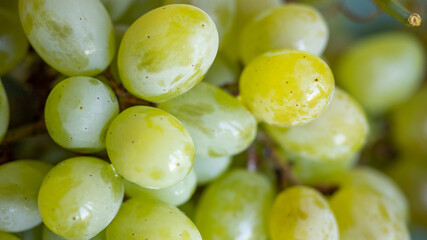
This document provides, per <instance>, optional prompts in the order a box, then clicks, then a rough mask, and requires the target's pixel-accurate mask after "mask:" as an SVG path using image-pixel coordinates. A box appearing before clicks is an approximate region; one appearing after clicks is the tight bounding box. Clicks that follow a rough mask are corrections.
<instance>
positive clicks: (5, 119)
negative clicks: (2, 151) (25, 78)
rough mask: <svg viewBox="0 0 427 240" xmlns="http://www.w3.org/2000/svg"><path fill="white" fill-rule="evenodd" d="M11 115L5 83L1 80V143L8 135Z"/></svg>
mask: <svg viewBox="0 0 427 240" xmlns="http://www.w3.org/2000/svg"><path fill="white" fill-rule="evenodd" d="M9 114H10V113H9V102H8V100H7V95H6V91H5V90H4V87H3V83H2V82H1V79H0V143H1V142H2V140H3V138H4V135H6V131H7V127H8V125H9Z"/></svg>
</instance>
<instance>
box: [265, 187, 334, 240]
mask: <svg viewBox="0 0 427 240" xmlns="http://www.w3.org/2000/svg"><path fill="white" fill-rule="evenodd" d="M269 226H270V235H271V238H272V240H282V239H286V240H311V239H324V240H338V239H339V233H338V226H337V222H336V220H335V217H334V214H333V213H332V210H331V209H330V208H329V205H328V202H327V201H326V199H324V198H323V196H322V195H321V194H320V193H318V192H317V191H315V190H313V189H311V188H308V187H304V186H296V187H292V188H288V189H286V190H285V191H283V192H282V193H280V194H279V196H277V197H276V200H275V201H274V205H273V207H272V209H271V213H270V225H269Z"/></svg>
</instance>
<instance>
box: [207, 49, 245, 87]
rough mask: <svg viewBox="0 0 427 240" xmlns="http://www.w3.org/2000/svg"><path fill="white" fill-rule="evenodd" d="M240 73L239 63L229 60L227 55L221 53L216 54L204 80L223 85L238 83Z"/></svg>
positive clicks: (219, 85)
mask: <svg viewBox="0 0 427 240" xmlns="http://www.w3.org/2000/svg"><path fill="white" fill-rule="evenodd" d="M239 75H240V68H239V65H238V64H237V63H236V62H233V61H231V60H229V59H228V58H227V57H226V56H225V55H223V54H220V55H218V56H216V58H215V61H214V62H213V64H212V66H211V68H209V71H208V73H207V74H206V76H205V78H203V81H204V82H208V83H211V84H213V85H215V86H218V87H221V86H224V85H233V84H235V83H237V81H238V80H239Z"/></svg>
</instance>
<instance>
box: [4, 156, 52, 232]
mask: <svg viewBox="0 0 427 240" xmlns="http://www.w3.org/2000/svg"><path fill="white" fill-rule="evenodd" d="M51 168H52V165H50V164H47V163H43V162H40V161H35V160H18V161H13V162H9V163H5V164H3V165H0V231H6V232H21V231H25V230H28V229H31V228H33V227H35V226H37V225H38V224H40V223H41V221H42V219H41V218H40V213H39V209H38V207H37V195H38V192H39V188H40V185H41V184H42V181H43V178H44V177H45V175H46V174H47V173H48V172H49V170H50V169H51ZM0 239H1V238H0Z"/></svg>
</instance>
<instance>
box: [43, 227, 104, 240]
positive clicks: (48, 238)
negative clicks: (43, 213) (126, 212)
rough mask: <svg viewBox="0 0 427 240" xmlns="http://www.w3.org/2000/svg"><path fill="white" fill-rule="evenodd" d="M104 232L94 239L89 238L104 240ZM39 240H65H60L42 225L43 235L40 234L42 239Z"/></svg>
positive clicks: (60, 239) (60, 238)
mask: <svg viewBox="0 0 427 240" xmlns="http://www.w3.org/2000/svg"><path fill="white" fill-rule="evenodd" d="M105 239H106V236H105V231H102V232H100V233H99V234H98V235H96V236H95V237H93V238H91V239H90V240H105ZM41 240H66V239H65V238H62V237H60V236H58V235H56V234H55V233H53V232H52V231H50V230H49V228H47V227H46V226H44V225H43V233H42V239H41Z"/></svg>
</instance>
